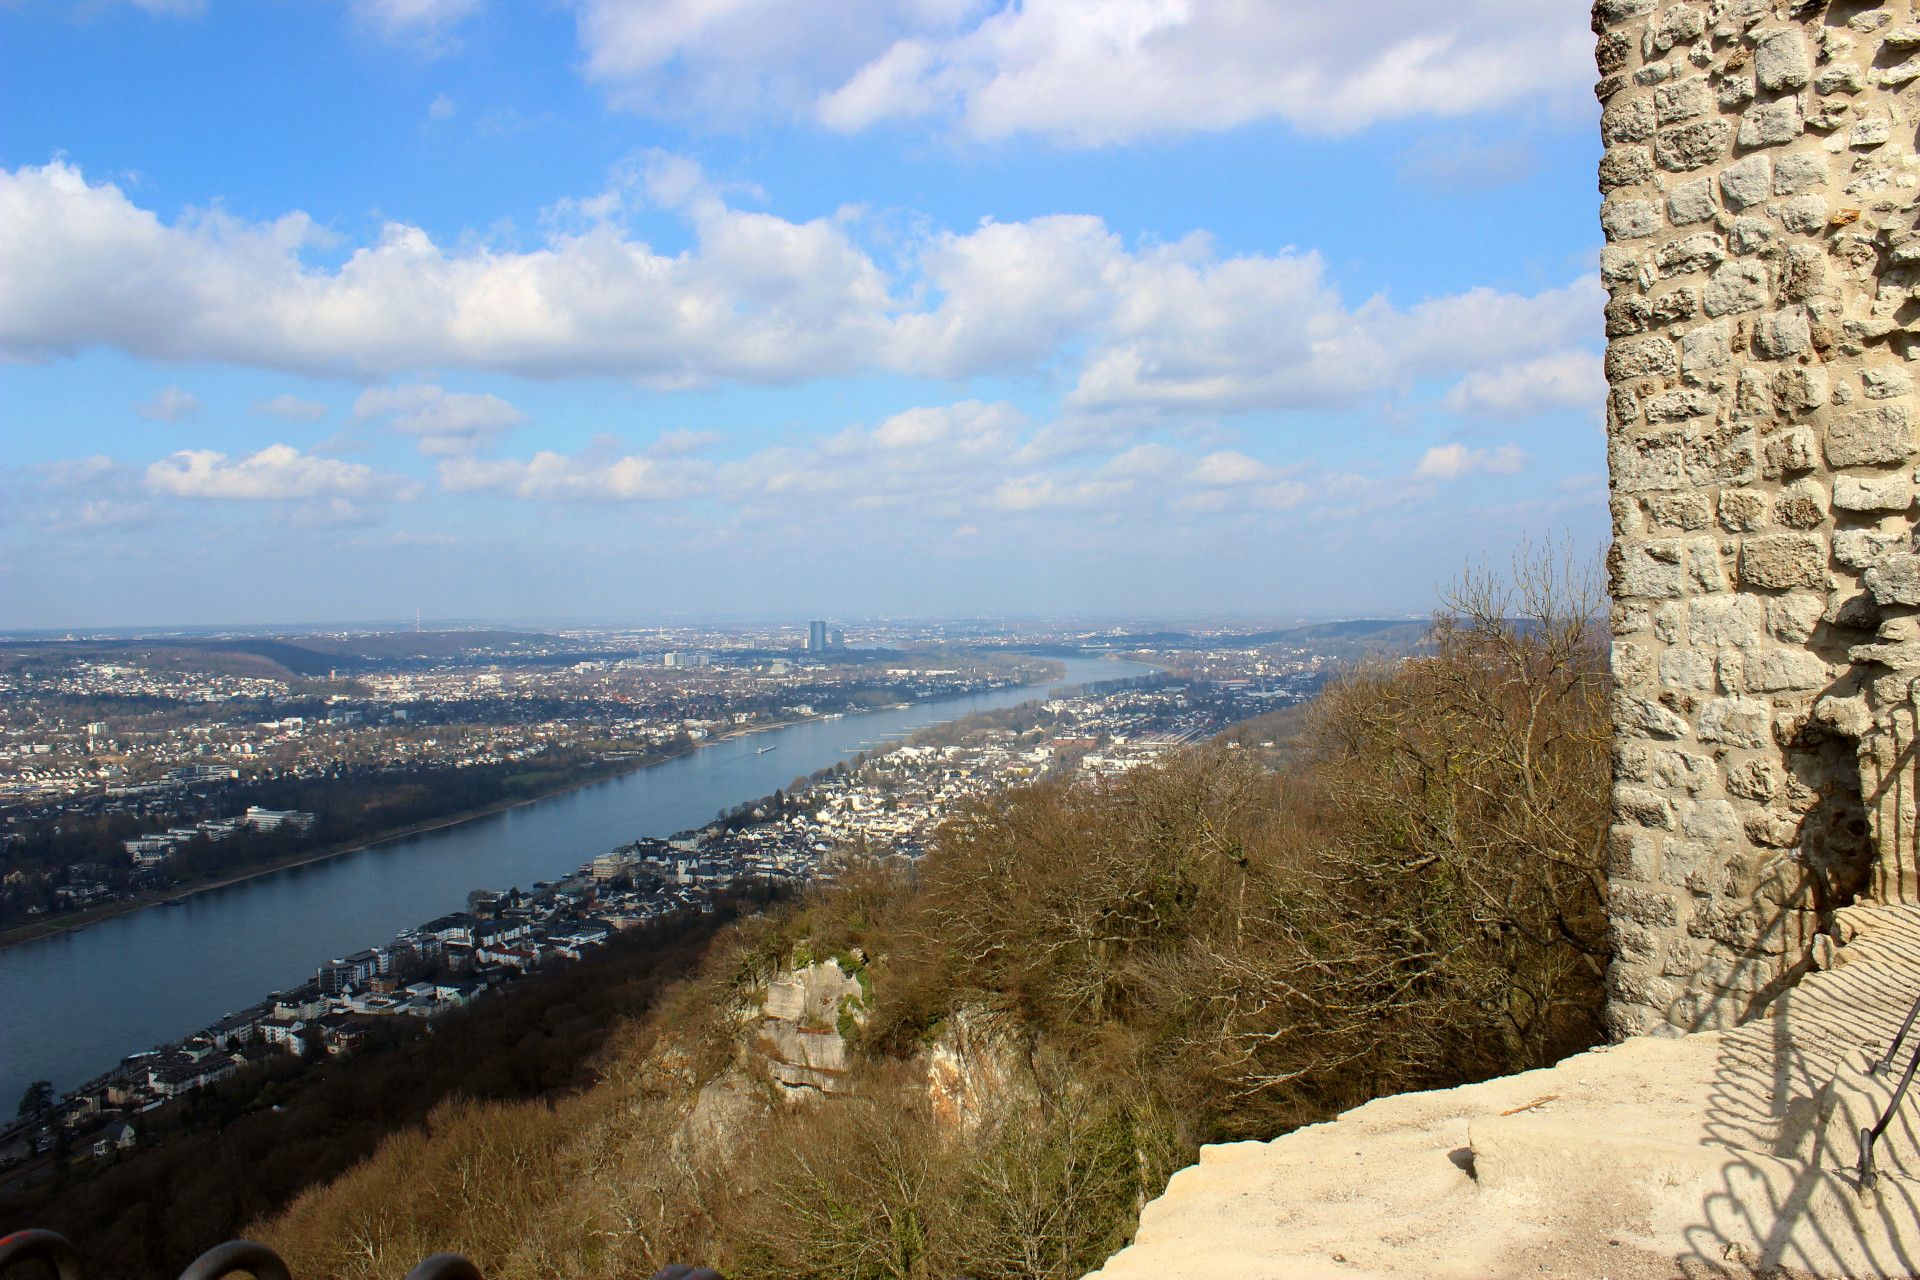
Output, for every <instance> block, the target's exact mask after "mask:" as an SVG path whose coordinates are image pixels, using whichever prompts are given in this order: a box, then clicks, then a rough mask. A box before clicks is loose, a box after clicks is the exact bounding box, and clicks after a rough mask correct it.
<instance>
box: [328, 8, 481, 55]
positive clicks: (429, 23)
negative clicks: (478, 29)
mask: <svg viewBox="0 0 1920 1280" xmlns="http://www.w3.org/2000/svg"><path fill="white" fill-rule="evenodd" d="M479 8H480V0H353V15H354V17H355V18H356V19H358V20H359V21H360V22H361V24H362V25H364V26H366V27H368V28H370V29H372V30H373V31H375V32H377V33H379V34H380V35H382V36H384V37H386V38H387V39H390V40H396V39H404V40H410V41H412V42H414V43H415V44H417V45H418V46H419V47H421V48H422V49H423V50H425V51H428V52H439V51H441V50H444V49H445V48H447V47H448V40H449V39H450V37H451V35H452V32H453V30H454V28H456V27H458V26H459V25H460V24H461V23H462V22H464V21H466V20H467V18H469V17H470V16H472V15H473V13H474V12H475V11H476V10H478V9H479Z"/></svg>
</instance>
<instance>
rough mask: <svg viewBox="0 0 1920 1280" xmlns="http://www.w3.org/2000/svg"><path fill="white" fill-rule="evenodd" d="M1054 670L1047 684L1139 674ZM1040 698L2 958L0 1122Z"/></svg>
mask: <svg viewBox="0 0 1920 1280" xmlns="http://www.w3.org/2000/svg"><path fill="white" fill-rule="evenodd" d="M1064 661H1065V664H1066V668H1067V671H1066V675H1065V677H1064V678H1063V679H1062V680H1061V681H1060V682H1059V683H1060V684H1080V683H1087V682H1091V681H1096V680H1116V679H1122V678H1125V677H1129V676H1137V675H1146V674H1148V673H1149V671H1150V669H1149V668H1147V667H1143V666H1139V665H1137V664H1134V663H1128V662H1118V661H1113V660H1101V659H1091V658H1069V659H1065V660H1064ZM1057 687H1059V686H1058V685H1054V686H1051V687H1050V688H1057ZM1045 692H1047V691H1046V690H1039V689H1033V688H1025V689H1005V690H1000V691H998V692H995V693H985V694H978V695H974V696H970V697H963V698H945V699H941V700H938V701H934V702H923V703H919V704H916V705H914V706H912V707H908V708H906V709H904V710H900V711H878V712H871V713H868V714H865V715H858V716H847V717H845V718H843V719H839V720H808V721H804V722H802V723H799V724H794V725H789V726H787V727H786V728H783V729H774V730H769V731H767V732H764V733H755V734H747V735H743V736H741V737H738V738H731V739H728V740H726V741H724V742H717V743H714V744H712V745H711V746H707V747H703V748H701V749H700V750H698V751H694V752H691V753H690V754H688V755H685V756H681V757H679V758H678V759H674V760H669V761H666V762H664V763H662V764H657V765H653V766H651V767H649V768H646V769H640V770H636V771H635V772H633V773H628V774H623V775H622V776H620V777H618V778H614V779H611V780H609V781H606V782H598V783H594V784H593V785H591V786H587V787H581V788H579V789H578V790H574V791H569V792H565V793H563V794H561V795H557V796H553V797H550V798H549V799H546V800H540V801H536V802H535V803H533V804H529V805H524V806H522V807H520V808H517V809H508V810H506V811H504V812H502V813H498V814H493V815H491V816H489V817H485V818H476V819H474V820H473V821H471V822H463V823H460V824H459V825H457V826H452V827H442V828H441V829H439V830H437V831H429V832H426V833H424V834H421V835H417V836H409V837H406V838H404V839H400V840H391V841H388V842H387V843H385V844H378V845H373V846H370V847H368V848H365V849H361V850H358V851H356V852H353V853H348V854H342V855H341V856H340V857H337V858H332V859H329V860H328V861H325V862H317V863H313V864H312V865H310V866H305V867H293V868H290V869H288V870H285V871H276V872H273V873H271V874H268V875H263V876H258V877H256V878H254V879H252V880H246V881H242V882H241V883H239V884H235V885H229V886H227V887H226V888H224V889H213V890H209V891H207V892H205V893H199V894H195V895H194V896H193V897H191V898H188V899H186V900H185V901H183V902H181V903H179V904H178V905H176V906H172V907H149V908H147V909H145V910H141V911H134V912H130V913H128V914H126V915H123V916H116V917H114V918H113V919H111V920H103V921H101V922H100V923H98V924H94V925H90V926H88V927H87V928H84V929H81V930H78V931H76V932H73V933H65V934H60V935H58V936H56V937H51V938H43V939H40V940H39V941H36V942H28V943H22V944H21V945H19V946H16V947H11V948H8V949H7V950H4V951H0V1114H7V1115H11V1113H12V1112H11V1108H12V1106H13V1103H14V1101H15V1100H17V1099H18V1098H19V1097H20V1096H21V1094H22V1093H24V1092H25V1090H26V1087H27V1084H28V1082H30V1081H33V1080H51V1081H53V1083H54V1087H55V1088H56V1089H58V1090H61V1091H65V1090H67V1089H69V1088H72V1087H73V1086H74V1085H77V1084H79V1083H81V1082H82V1081H84V1080H87V1079H89V1078H91V1077H92V1076H95V1075H97V1074H99V1073H100V1072H102V1071H104V1070H106V1069H107V1068H108V1067H111V1066H113V1064H114V1063H116V1062H118V1061H119V1060H120V1059H121V1058H122V1057H124V1056H125V1055H126V1054H129V1053H132V1052H134V1051H135V1050H138V1049H145V1048H150V1047H152V1046H153V1045H156V1044H160V1043H164V1042H167V1041H171V1040H176V1039H179V1038H180V1037H181V1036H183V1035H187V1034H189V1033H191V1032H192V1031H194V1030H195V1029H197V1028H199V1027H203V1026H206V1025H207V1024H209V1023H211V1022H213V1021H214V1020H216V1019H218V1018H220V1017H222V1016H224V1015H225V1014H228V1013H231V1012H233V1011H235V1010H238V1009H243V1008H245V1007H246V1006H248V1005H250V1004H253V1003H254V1002H256V1001H258V1000H262V999H264V998H265V997H266V996H267V994H268V993H269V992H270V991H274V990H276V989H281V988H286V987H291V986H296V985H298V984H299V983H301V982H303V981H305V980H306V979H308V978H311V977H312V976H313V972H314V969H315V967H316V966H318V965H320V964H321V963H323V962H325V961H327V960H329V959H331V958H333V957H334V956H338V955H343V954H345V953H346V952H348V951H356V950H359V949H360V948H362V947H368V946H373V945H376V944H378V943H382V942H385V941H387V940H388V939H390V938H392V937H393V936H394V935H395V934H396V933H399V932H400V931H401V930H403V929H406V928H409V927H411V926H413V925H417V924H420V923H423V922H424V921H427V920H430V919H432V918H433V917H434V916H437V915H441V914H443V913H445V912H448V911H453V910H456V909H459V908H462V907H464V905H465V902H466V895H467V892H468V891H469V890H471V889H505V888H507V887H508V886H510V885H519V886H521V887H523V888H524V887H526V886H528V885H531V884H532V883H533V882H534V881H535V880H554V879H558V878H559V877H561V876H563V875H565V874H567V873H568V872H570V871H572V870H574V869H575V868H577V867H578V866H580V865H581V864H582V863H584V862H586V861H588V860H589V859H591V858H593V857H594V856H595V855H597V854H601V853H605V852H606V851H608V850H609V849H612V848H613V847H615V846H616V845H620V844H624V843H626V842H627V841H629V840H633V839H635V838H637V837H640V836H667V835H672V834H673V833H674V832H676V831H684V830H686V829H688V828H690V827H698V826H701V825H703V824H704V823H706V822H708V821H710V820H712V818H713V817H714V815H715V814H717V813H718V812H720V811H721V810H722V809H727V808H731V807H732V806H734V805H736V804H739V803H740V802H741V801H744V800H751V799H755V798H757V797H759V796H763V795H767V794H769V793H770V792H772V791H773V790H774V789H775V788H776V787H784V786H786V785H787V784H788V783H789V782H791V781H792V780H793V779H794V778H796V777H801V776H803V775H805V774H809V773H812V772H814V771H815V770H816V769H822V768H825V767H827V766H828V765H831V764H834V763H835V762H837V761H840V760H845V759H847V758H849V757H851V756H854V755H857V754H858V753H859V752H861V751H864V750H866V749H868V748H870V747H875V746H879V745H881V744H883V743H886V742H890V741H893V740H895V739H898V738H901V737H904V736H906V735H908V734H910V733H913V732H914V731H916V730H918V729H923V728H926V727H927V726H929V725H933V724H939V723H942V722H944V721H948V720H954V719H958V718H959V717H961V716H966V715H972V714H974V713H976V712H980V711H992V710H997V709H999V708H1003V707H1010V706H1015V705H1017V704H1019V703H1022V702H1026V701H1029V700H1031V699H1033V698H1036V697H1040V696H1043V694H1044V693H1045ZM768 747H773V748H775V749H774V750H771V751H768V750H765V748H768Z"/></svg>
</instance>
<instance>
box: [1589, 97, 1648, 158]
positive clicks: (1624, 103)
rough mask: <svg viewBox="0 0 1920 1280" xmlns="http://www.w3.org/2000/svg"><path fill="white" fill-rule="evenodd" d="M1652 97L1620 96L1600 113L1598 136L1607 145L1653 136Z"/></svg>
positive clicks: (1638, 140) (1643, 139) (1636, 140)
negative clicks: (1620, 97)
mask: <svg viewBox="0 0 1920 1280" xmlns="http://www.w3.org/2000/svg"><path fill="white" fill-rule="evenodd" d="M1653 126H1654V117H1653V97H1652V95H1650V94H1641V95H1639V96H1638V97H1633V98H1622V99H1620V100H1618V101H1616V102H1610V103H1608V104H1607V109H1606V110H1605V111H1602V112H1601V113H1600V137H1601V139H1602V140H1603V141H1605V142H1606V144H1607V145H1608V146H1609V147H1612V146H1614V145H1615V144H1617V143H1622V142H1645V141H1646V140H1647V139H1648V138H1651V137H1652V136H1653Z"/></svg>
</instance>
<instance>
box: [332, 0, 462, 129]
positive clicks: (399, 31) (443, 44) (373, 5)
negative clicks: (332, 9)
mask: <svg viewBox="0 0 1920 1280" xmlns="http://www.w3.org/2000/svg"><path fill="white" fill-rule="evenodd" d="M479 7H480V0H353V15H354V17H355V18H356V19H358V20H359V22H360V23H361V24H362V25H363V26H365V27H367V28H369V29H370V30H372V31H374V32H376V33H377V34H379V35H381V36H384V37H385V38H387V39H390V40H408V41H411V42H413V43H414V44H416V45H417V46H419V47H420V48H421V49H422V50H423V51H426V52H429V53H437V52H441V51H444V50H445V49H447V48H449V47H451V46H450V41H451V39H452V34H453V31H454V29H455V28H456V27H458V26H459V25H460V24H461V23H462V22H464V21H466V20H467V18H469V17H470V16H472V14H473V13H474V12H475V11H476V10H477V9H479ZM436 118H437V117H436Z"/></svg>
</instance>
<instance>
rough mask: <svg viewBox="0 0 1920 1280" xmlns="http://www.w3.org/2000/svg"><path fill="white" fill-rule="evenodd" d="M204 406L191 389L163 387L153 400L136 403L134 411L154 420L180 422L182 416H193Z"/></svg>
mask: <svg viewBox="0 0 1920 1280" xmlns="http://www.w3.org/2000/svg"><path fill="white" fill-rule="evenodd" d="M203 407H204V406H202V405H201V403H200V397H199V396H196V395H194V394H193V393H192V392H191V391H183V390H181V389H180V388H179V387H163V388H162V389H161V390H160V391H158V392H156V393H155V394H154V397H153V398H152V399H151V400H147V401H144V402H142V403H140V404H137V405H135V406H134V407H133V411H134V412H135V413H137V414H139V415H140V416H141V417H143V418H149V419H152V420H153V421H154V422H178V421H180V419H182V418H190V417H192V416H193V415H194V414H196V413H198V412H200V410H201V409H202V408H203Z"/></svg>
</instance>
